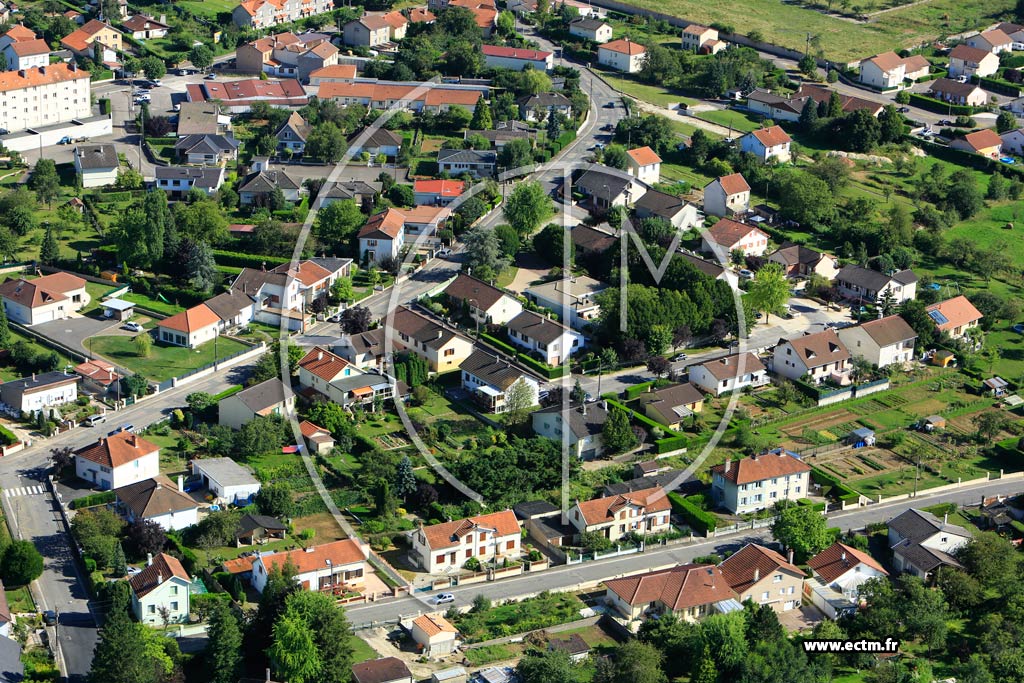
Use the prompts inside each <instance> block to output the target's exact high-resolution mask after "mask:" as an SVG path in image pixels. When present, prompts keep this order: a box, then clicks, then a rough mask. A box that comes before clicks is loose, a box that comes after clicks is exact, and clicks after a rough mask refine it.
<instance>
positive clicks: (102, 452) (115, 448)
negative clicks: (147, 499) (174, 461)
mask: <svg viewBox="0 0 1024 683" xmlns="http://www.w3.org/2000/svg"><path fill="white" fill-rule="evenodd" d="M75 474H76V475H78V477H79V479H84V480H85V481H87V482H89V483H91V484H93V485H95V486H97V487H98V488H101V489H104V490H106V489H119V488H121V487H122V486H127V485H129V484H134V483H135V482H139V481H145V480H146V479H152V478H153V477H156V476H159V474H160V447H159V446H157V445H156V444H154V443H151V442H149V441H146V440H145V439H143V438H142V437H141V436H138V435H137V434H133V433H132V432H128V431H121V432H117V433H116V434H113V435H111V436H105V437H100V438H99V439H98V440H97V441H95V442H93V443H91V444H89V445H87V446H83V447H82V448H79V449H78V450H77V451H75Z"/></svg>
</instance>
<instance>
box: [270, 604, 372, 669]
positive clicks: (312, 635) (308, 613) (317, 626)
mask: <svg viewBox="0 0 1024 683" xmlns="http://www.w3.org/2000/svg"><path fill="white" fill-rule="evenodd" d="M282 622H284V623H287V622H291V625H289V626H286V627H284V628H283V629H282V631H281V636H282V637H281V638H279V631H278V625H279V624H281V623H282ZM294 626H298V627H300V628H301V629H303V630H304V632H305V633H306V634H308V636H309V639H310V645H311V646H312V647H311V648H310V647H308V645H307V643H306V641H305V639H304V638H301V637H297V635H296V634H295V633H294V632H291V633H289V631H290V630H291V629H292V628H293V627H294ZM353 637H354V636H353V635H352V633H351V631H350V630H349V625H348V620H347V619H346V618H345V612H344V611H343V610H342V609H340V608H338V607H337V606H335V603H334V598H333V597H331V596H329V595H324V594H321V593H314V592H310V591H298V592H294V593H291V594H290V595H288V596H287V598H286V599H285V606H284V612H283V614H282V615H281V616H280V618H278V620H277V622H276V623H275V624H274V645H273V647H272V648H271V652H270V655H271V662H275V661H276V662H277V663H278V664H282V663H285V662H287V666H285V667H284V668H277V669H276V673H278V677H279V678H281V679H283V680H287V681H289V683H312V682H313V681H315V682H316V683H348V681H349V680H350V679H351V666H352V656H353V648H352V638H353ZM282 641H283V642H282ZM289 643H295V644H297V645H298V647H299V649H298V650H292V651H291V652H290V653H289V654H287V655H286V654H285V653H284V650H285V649H286V648H287V647H289ZM310 652H312V657H313V658H312V660H311V661H308V662H301V661H299V659H300V658H299V657H297V656H296V655H298V654H301V655H303V656H308V655H309V654H310ZM307 672H311V673H307ZM310 676H311V677H310Z"/></svg>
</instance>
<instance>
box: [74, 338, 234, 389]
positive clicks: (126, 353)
mask: <svg viewBox="0 0 1024 683" xmlns="http://www.w3.org/2000/svg"><path fill="white" fill-rule="evenodd" d="M132 339H133V337H131V336H130V335H126V334H125V335H112V336H105V337H91V338H90V339H89V341H88V345H89V348H90V349H91V350H92V351H93V353H96V354H98V355H101V356H105V357H106V358H108V359H109V360H110V361H111V362H114V363H117V364H118V365H121V366H123V367H126V368H128V369H129V370H131V371H132V372H137V373H140V374H142V375H143V376H145V377H146V378H147V379H149V380H152V381H155V382H163V381H164V380H167V379H170V378H172V377H179V376H181V375H184V374H185V373H186V372H189V371H190V370H195V369H196V368H200V367H203V366H204V365H209V364H210V363H212V362H213V360H214V359H213V353H214V342H207V343H205V344H203V345H201V346H199V347H198V348H195V349H186V348H184V347H181V346H165V345H163V344H157V343H154V344H153V349H152V353H151V354H150V357H149V358H140V357H139V355H138V354H137V353H136V352H135V345H134V344H133V342H132ZM216 347H217V357H218V358H227V357H228V356H230V355H232V354H234V353H237V352H238V351H242V350H243V349H246V348H248V347H247V346H245V345H244V344H241V343H240V342H237V341H235V340H234V339H228V338H226V337H221V338H220V339H219V340H218V341H217V342H216Z"/></svg>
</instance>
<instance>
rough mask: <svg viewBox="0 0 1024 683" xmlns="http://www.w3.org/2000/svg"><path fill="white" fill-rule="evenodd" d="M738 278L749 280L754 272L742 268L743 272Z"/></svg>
mask: <svg viewBox="0 0 1024 683" xmlns="http://www.w3.org/2000/svg"><path fill="white" fill-rule="evenodd" d="M740 277H741V278H743V279H745V280H750V279H752V278H753V277H754V271H752V270H750V269H748V268H744V269H743V270H741V271H740Z"/></svg>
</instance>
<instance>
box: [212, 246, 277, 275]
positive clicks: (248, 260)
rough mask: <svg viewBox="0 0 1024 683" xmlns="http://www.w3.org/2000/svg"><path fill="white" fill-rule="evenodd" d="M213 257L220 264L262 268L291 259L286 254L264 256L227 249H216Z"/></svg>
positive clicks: (268, 267)
mask: <svg viewBox="0 0 1024 683" xmlns="http://www.w3.org/2000/svg"><path fill="white" fill-rule="evenodd" d="M213 258H214V260H216V261H217V263H218V264H219V265H222V266H234V267H236V268H262V267H263V265H264V264H266V265H267V269H268V270H269V269H270V268H272V267H274V266H279V265H281V264H282V263H288V261H289V260H290V259H288V258H287V257H284V256H264V255H260V254H243V253H241V252H238V251H225V250H224V249H214V250H213Z"/></svg>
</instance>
